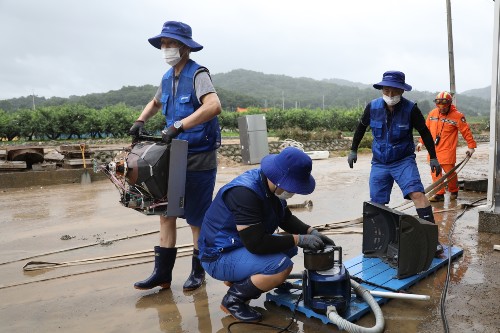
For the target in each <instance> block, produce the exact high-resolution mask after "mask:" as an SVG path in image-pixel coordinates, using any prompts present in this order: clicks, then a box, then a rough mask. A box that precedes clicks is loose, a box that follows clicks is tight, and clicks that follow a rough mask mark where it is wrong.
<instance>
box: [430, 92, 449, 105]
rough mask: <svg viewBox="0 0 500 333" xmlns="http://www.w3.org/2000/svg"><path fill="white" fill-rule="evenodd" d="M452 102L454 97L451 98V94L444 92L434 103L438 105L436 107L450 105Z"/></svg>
mask: <svg viewBox="0 0 500 333" xmlns="http://www.w3.org/2000/svg"><path fill="white" fill-rule="evenodd" d="M452 101H453V96H451V94H450V93H449V92H447V91H442V92H440V93H439V94H437V96H436V99H435V100H434V103H436V105H450V104H451V102H452Z"/></svg>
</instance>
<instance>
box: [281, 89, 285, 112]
mask: <svg viewBox="0 0 500 333" xmlns="http://www.w3.org/2000/svg"><path fill="white" fill-rule="evenodd" d="M281 100H282V104H281V106H282V109H283V111H285V91H283V90H282V91H281Z"/></svg>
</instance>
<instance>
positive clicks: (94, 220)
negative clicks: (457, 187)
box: [0, 144, 500, 333]
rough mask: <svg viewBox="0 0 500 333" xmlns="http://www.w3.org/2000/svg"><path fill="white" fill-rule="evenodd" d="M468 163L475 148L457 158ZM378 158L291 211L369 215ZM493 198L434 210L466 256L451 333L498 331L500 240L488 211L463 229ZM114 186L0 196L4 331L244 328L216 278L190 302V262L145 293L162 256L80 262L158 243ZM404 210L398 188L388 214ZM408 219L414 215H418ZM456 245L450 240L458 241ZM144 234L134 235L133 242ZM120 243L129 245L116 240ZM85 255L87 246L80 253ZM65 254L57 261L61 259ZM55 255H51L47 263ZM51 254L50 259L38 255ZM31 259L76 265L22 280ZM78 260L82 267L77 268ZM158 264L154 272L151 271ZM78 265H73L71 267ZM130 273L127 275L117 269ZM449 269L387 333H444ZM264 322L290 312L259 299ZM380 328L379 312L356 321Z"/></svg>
mask: <svg viewBox="0 0 500 333" xmlns="http://www.w3.org/2000/svg"><path fill="white" fill-rule="evenodd" d="M487 153H488V152H487V145H486V144H484V145H481V146H480V147H479V149H478V150H477V151H476V153H475V154H474V156H473V158H472V159H471V160H470V162H469V163H468V164H467V165H466V167H465V168H464V169H463V170H462V172H461V173H460V178H461V179H464V178H466V179H484V178H487V167H488V155H487ZM459 156H461V157H463V156H465V148H460V149H459ZM370 158H371V155H369V154H367V155H360V156H359V158H358V162H357V163H356V164H355V168H354V169H353V170H351V169H349V167H348V165H347V162H346V159H345V157H333V158H329V159H327V160H316V161H314V166H313V175H314V176H315V178H316V181H317V187H316V191H315V192H314V193H312V194H311V195H308V196H299V195H297V196H295V197H294V198H292V199H291V200H290V203H291V204H294V203H302V202H303V201H304V200H312V202H313V207H312V209H302V210H300V209H299V210H295V213H296V215H298V216H299V217H300V218H301V219H303V220H304V221H306V222H307V223H309V224H311V225H317V224H324V223H330V222H335V221H346V220H351V219H355V218H357V217H360V216H361V213H362V203H363V201H366V200H368V199H369V194H368V176H369V171H370ZM417 158H418V161H419V167H420V171H421V175H422V178H423V181H424V184H425V185H429V184H430V183H431V180H430V174H429V168H428V164H427V162H426V156H425V154H424V153H419V154H418V157H417ZM253 167H257V166H255V165H254V166H244V165H227V164H225V163H222V164H221V165H220V167H219V173H218V177H217V188H219V187H221V186H222V185H223V184H225V183H226V182H228V181H229V180H231V179H232V178H233V177H235V176H237V175H238V174H240V173H241V172H243V171H244V170H247V169H249V168H253ZM485 196H486V193H476V192H460V196H459V199H458V201H454V202H449V200H448V198H447V200H446V201H445V202H441V203H435V204H433V206H434V209H435V210H436V211H438V210H443V209H448V211H446V212H444V213H438V214H436V219H437V221H438V224H439V227H440V239H441V242H443V243H446V244H448V243H449V242H450V239H451V242H452V243H453V245H454V246H459V247H462V248H463V249H464V255H463V256H462V257H461V258H459V259H458V260H456V261H455V262H454V263H453V266H452V269H451V280H450V283H449V287H448V293H447V296H446V302H445V306H446V307H445V313H446V316H447V320H448V325H449V328H450V331H451V332H498V328H499V327H500V315H499V311H498V310H499V304H500V300H499V297H498V296H499V282H500V274H499V273H500V269H499V261H500V252H499V251H493V245H494V244H500V235H496V234H487V233H478V231H477V222H478V208H473V209H470V210H469V211H467V212H466V213H465V214H464V215H463V217H462V218H460V219H459V220H458V221H457V222H456V223H455V224H454V221H455V217H456V216H457V215H458V213H459V212H460V211H461V210H455V209H453V208H455V207H457V204H460V203H470V202H473V201H476V200H478V199H480V198H483V197H485ZM118 200H119V197H118V191H117V190H116V189H115V187H114V186H113V185H112V184H111V182H109V181H107V180H104V181H97V182H93V183H92V184H90V185H86V186H84V185H80V184H70V185H54V186H44V187H33V188H22V189H0V211H1V216H0V327H1V331H2V332H33V331H36V332H203V333H209V332H226V331H227V327H228V325H229V324H230V323H232V322H233V321H234V320H233V319H232V317H229V316H227V315H225V314H224V313H223V312H222V311H221V310H220V309H219V304H220V301H221V299H222V297H223V295H224V294H225V292H226V290H227V287H226V286H224V285H223V284H222V283H221V282H219V281H216V280H214V279H212V278H210V277H208V278H207V281H206V283H205V284H204V285H203V286H202V287H201V288H200V289H198V290H196V291H193V292H189V293H184V292H183V291H182V284H183V283H184V281H185V279H186V277H187V275H188V274H189V272H190V266H191V259H190V257H188V256H185V257H179V258H178V259H177V262H176V267H175V270H174V274H173V282H172V288H171V289H170V290H159V289H154V290H150V291H138V290H136V289H134V288H133V283H134V282H136V281H138V280H142V279H143V278H146V277H147V276H149V274H150V273H151V270H152V262H151V260H152V257H151V256H150V255H148V257H146V258H144V257H143V258H138V259H130V258H128V259H125V260H113V261H105V262H100V263H85V264H83V263H82V262H81V261H82V260H84V259H89V258H96V257H109V256H112V255H119V254H126V253H131V252H139V251H144V250H151V249H152V248H153V246H154V245H156V244H157V240H158V234H157V233H156V231H157V230H158V217H156V216H145V215H142V214H140V213H138V212H135V211H133V210H131V209H128V208H124V207H122V206H121V205H120V204H119V202H118ZM400 202H402V197H401V193H400V191H399V189H398V188H395V189H394V191H393V196H392V198H391V204H390V206H395V205H397V204H398V203H400ZM405 212H408V213H410V214H414V213H415V211H414V209H413V208H412V209H409V210H407V211H405ZM178 228H179V229H178V242H177V243H178V244H179V245H182V244H190V243H192V239H191V236H190V231H189V228H186V224H185V223H184V221H183V220H179V222H178ZM451 231H453V233H452V234H451V237H450V238H448V235H449V234H450V232H451ZM133 236H136V237H133ZM332 237H333V238H334V239H335V241H336V243H337V244H338V245H341V246H342V247H343V254H344V260H347V259H349V258H353V257H355V256H358V255H359V254H360V253H361V245H362V244H361V242H362V235H361V234H360V233H347V234H342V235H333V236H332ZM117 239H121V240H117ZM77 247H81V248H77ZM53 252H57V253H53ZM47 253H53V254H47ZM41 254H46V255H42V256H39V255H41ZM30 261H43V262H54V263H59V264H60V263H67V264H66V265H60V267H53V268H50V269H44V270H38V271H32V272H23V266H24V265H25V264H26V263H28V262H30ZM74 261H77V262H74ZM144 261H148V262H147V263H143V262H144ZM71 262H74V263H71ZM294 262H295V267H294V272H300V271H301V269H303V257H302V255H299V256H298V257H296V258H295V259H294ZM116 266H121V267H116ZM446 271H447V270H446V268H441V269H440V270H438V271H437V272H436V273H435V274H431V275H430V276H428V277H427V278H425V279H424V280H422V281H421V282H419V283H418V284H417V285H415V286H413V287H411V288H410V292H413V293H417V294H426V295H430V296H431V300H430V301H427V302H418V301H406V300H391V301H389V302H388V303H387V304H385V305H383V306H382V310H383V313H384V317H385V320H386V325H385V327H386V329H385V332H410V333H412V332H442V331H443V322H442V320H441V307H440V299H441V296H442V290H443V287H444V285H445V280H446ZM251 304H252V305H254V306H256V307H257V308H258V310H259V311H261V312H262V313H263V315H264V321H263V322H264V323H268V324H273V325H278V326H286V325H287V324H288V322H289V321H290V319H291V318H292V312H291V311H290V310H288V309H287V308H283V307H279V306H276V305H275V304H274V303H271V302H265V296H264V295H262V296H261V297H260V298H259V299H257V300H252V302H251ZM357 323H358V324H360V325H364V326H371V325H373V324H374V318H373V316H372V314H367V315H365V316H364V317H363V318H361V320H359V321H358V322H357ZM290 330H291V331H293V332H315V333H316V332H336V331H338V330H337V329H336V328H335V326H333V325H324V324H322V323H321V322H320V321H319V320H316V319H309V318H307V317H305V316H304V315H302V314H297V315H296V322H295V323H294V324H292V326H291V327H290ZM231 331H232V332H261V331H265V332H277V331H278V330H271V329H264V328H261V327H254V326H246V325H243V326H240V327H237V326H234V327H231Z"/></svg>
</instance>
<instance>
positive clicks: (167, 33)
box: [148, 21, 203, 52]
mask: <svg viewBox="0 0 500 333" xmlns="http://www.w3.org/2000/svg"><path fill="white" fill-rule="evenodd" d="M192 34H193V33H192V31H191V27H190V26H189V25H187V24H186V23H182V22H176V21H167V22H165V23H164V24H163V28H162V29H161V33H160V34H159V35H158V36H154V37H151V38H149V39H148V41H149V43H150V44H151V45H153V46H154V47H156V48H157V49H160V48H161V39H162V38H173V39H175V40H178V41H179V42H181V43H182V44H185V45H187V46H188V47H189V48H190V49H191V51H192V52H196V51H200V50H201V49H202V48H203V46H202V45H200V44H198V43H196V42H195V41H194V40H193V38H192Z"/></svg>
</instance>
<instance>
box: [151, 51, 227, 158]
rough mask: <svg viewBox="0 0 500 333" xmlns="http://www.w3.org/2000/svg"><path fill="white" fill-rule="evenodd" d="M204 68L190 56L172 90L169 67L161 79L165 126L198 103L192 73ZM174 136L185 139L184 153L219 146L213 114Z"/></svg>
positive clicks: (171, 77)
mask: <svg viewBox="0 0 500 333" xmlns="http://www.w3.org/2000/svg"><path fill="white" fill-rule="evenodd" d="M199 69H201V70H207V69H206V68H205V67H202V66H200V65H198V64H197V63H196V62H194V61H193V60H189V61H188V62H187V63H186V65H185V66H184V68H183V69H182V71H181V73H180V75H179V82H178V85H177V91H176V93H175V94H173V75H174V69H173V68H170V69H169V70H168V71H167V72H166V73H165V75H163V78H162V81H161V89H162V95H161V99H160V102H161V103H162V113H163V115H164V116H165V120H166V127H165V128H167V127H169V126H171V125H172V124H173V123H174V122H175V121H177V120H182V119H184V118H186V117H187V116H189V115H190V114H192V113H193V112H195V111H196V110H197V109H198V108H199V107H200V106H201V104H200V103H199V102H198V98H197V97H196V91H195V89H194V76H195V74H196V72H197V71H198V70H199ZM177 139H180V140H187V141H188V153H199V152H204V151H212V150H215V149H217V148H219V147H220V141H221V134H220V127H219V121H218V119H217V117H214V118H213V119H212V120H210V121H208V122H206V123H203V124H200V125H197V126H195V127H193V128H190V129H187V130H185V131H184V132H182V133H181V134H179V136H178V137H177Z"/></svg>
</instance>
